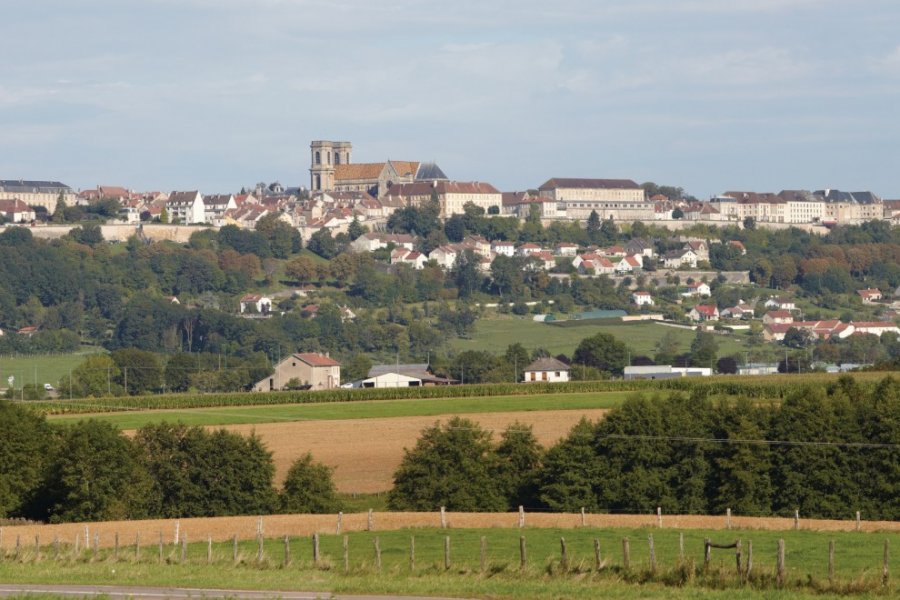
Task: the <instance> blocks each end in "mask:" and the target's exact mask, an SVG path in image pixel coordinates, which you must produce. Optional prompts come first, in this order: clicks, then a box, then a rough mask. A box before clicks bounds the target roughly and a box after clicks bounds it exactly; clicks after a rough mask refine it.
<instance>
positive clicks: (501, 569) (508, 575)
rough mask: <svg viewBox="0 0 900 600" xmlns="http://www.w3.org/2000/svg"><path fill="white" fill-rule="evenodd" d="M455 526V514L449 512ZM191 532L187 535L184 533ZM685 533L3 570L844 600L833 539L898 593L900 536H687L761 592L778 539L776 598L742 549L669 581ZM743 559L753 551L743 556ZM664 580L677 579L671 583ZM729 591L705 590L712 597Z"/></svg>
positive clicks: (220, 582)
mask: <svg viewBox="0 0 900 600" xmlns="http://www.w3.org/2000/svg"><path fill="white" fill-rule="evenodd" d="M451 520H452V515H451ZM183 534H184V535H190V532H189V531H184V532H183ZM678 534H679V532H678V531H676V530H667V529H663V530H655V529H638V530H635V529H592V528H584V529H530V528H525V529H524V530H518V529H459V530H458V529H452V528H451V529H447V530H440V529H407V530H399V531H385V532H357V533H351V534H349V562H350V572H349V573H348V574H344V572H343V559H342V554H343V553H342V548H341V546H342V539H341V537H340V536H337V535H322V536H321V539H320V551H321V556H320V565H319V568H318V569H316V568H314V565H313V564H312V543H311V540H310V538H309V537H302V538H292V539H291V540H290V547H291V559H292V562H291V564H290V566H288V567H284V566H283V559H284V543H283V541H282V540H275V539H269V540H266V541H265V545H264V559H263V562H262V563H261V564H257V562H256V557H257V543H256V542H255V541H243V542H240V544H239V563H240V564H239V565H234V564H233V563H232V545H231V543H230V542H226V543H216V544H213V561H214V564H212V565H207V564H206V560H207V544H206V542H205V541H199V543H198V542H193V543H190V544H189V545H188V547H187V553H186V562H185V563H184V564H180V560H181V551H180V548H179V547H176V546H173V545H172V544H167V545H166V546H165V548H164V562H163V564H159V562H158V547H157V546H156V545H148V546H145V547H143V548H142V550H141V561H140V562H135V561H134V558H133V557H134V550H133V546H126V545H123V546H122V548H121V549H120V560H119V561H118V562H116V561H114V560H113V558H112V550H111V549H104V550H101V552H100V554H99V556H97V557H96V558H90V557H91V553H90V552H84V553H83V554H82V558H80V559H79V560H77V561H76V560H74V559H73V558H72V557H71V552H72V548H71V546H63V548H62V555H63V558H62V559H61V560H55V559H54V558H53V557H52V552H53V550H52V548H50V547H49V546H45V547H44V548H43V549H42V558H41V560H40V561H37V562H35V561H34V560H33V556H32V551H31V550H30V549H26V550H25V551H24V553H23V557H22V560H21V561H20V562H14V561H13V560H12V558H11V556H10V555H9V554H8V555H7V558H6V560H4V561H2V562H0V580H2V581H4V582H6V583H46V584H50V583H71V584H90V583H93V584H103V585H159V586H181V587H215V588H221V589H271V590H279V589H282V590H288V589H295V590H296V589H303V590H330V591H335V592H345V593H349V592H368V593H383V594H425V595H432V594H440V595H445V596H455V597H487V596H490V597H498V598H596V597H603V598H629V599H630V598H704V599H705V598H716V599H718V598H748V599H750V598H752V599H756V598H785V599H788V598H805V597H816V598H838V597H846V596H838V595H836V594H827V593H822V592H821V591H819V592H816V591H815V588H819V589H820V590H824V591H826V592H827V591H828V590H829V589H831V588H829V584H828V580H827V557H828V542H829V540H834V541H835V542H836V553H835V556H836V572H835V576H836V577H835V578H836V582H837V585H838V586H839V588H838V589H843V590H845V591H846V590H847V589H850V590H854V589H855V590H870V591H871V593H869V594H866V593H861V594H858V595H857V594H854V597H857V598H864V597H890V595H891V593H892V592H896V586H894V587H893V588H888V589H886V590H883V589H882V588H881V587H880V585H879V583H880V577H881V564H882V563H881V561H882V553H883V544H884V540H885V539H889V540H890V542H891V544H892V546H894V547H897V544H898V542H900V535H898V534H896V533H890V534H888V533H874V534H872V533H835V532H827V533H819V532H810V531H798V532H795V531H783V532H770V531H761V530H732V531H723V530H717V531H701V530H686V531H684V538H685V552H686V560H687V561H688V562H690V561H692V562H693V564H694V565H697V566H701V565H702V562H703V539H704V538H707V537H708V538H711V539H712V540H713V541H715V542H720V543H721V542H732V541H734V540H735V539H738V538H740V539H742V541H743V545H744V546H743V547H744V549H745V552H746V548H747V543H748V541H749V540H752V541H753V550H754V554H753V572H754V573H756V574H758V575H759V576H762V577H763V581H762V582H761V581H760V580H755V581H754V583H753V584H751V585H752V586H758V585H766V586H767V587H768V584H767V583H765V582H766V581H770V580H769V579H768V578H770V577H771V575H772V573H773V571H774V565H775V554H776V547H777V540H778V539H779V538H782V539H784V540H785V545H786V565H787V576H786V582H787V585H786V587H787V589H786V590H785V591H777V592H776V591H774V590H772V589H771V588H769V589H763V590H753V589H749V588H750V587H751V586H747V587H744V588H743V589H742V588H741V587H740V584H739V583H738V582H737V580H736V578H735V577H733V573H734V552H733V550H716V551H714V554H713V558H712V561H711V573H712V574H711V575H709V576H706V575H703V574H702V573H701V572H699V571H698V572H696V574H695V577H694V579H693V581H692V582H688V583H683V584H676V583H675V581H674V579H672V576H673V574H674V572H675V571H676V569H675V566H676V564H677V561H678ZM520 535H522V536H524V537H525V540H526V547H527V557H528V558H527V566H526V568H525V569H524V570H521V569H520V567H519V536H520ZM649 535H652V536H653V538H654V542H655V547H656V557H657V565H658V574H657V575H656V579H655V580H654V579H653V577H651V575H650V574H649V558H648V556H649V550H648V543H647V539H648V536H649ZM412 536H414V537H415V548H416V563H415V566H416V568H415V571H414V572H412V573H411V572H410V561H409V548H410V537H412ZM445 536H449V537H450V564H451V567H450V569H449V570H447V571H445V570H444V566H443V560H444V558H443V557H444V538H445ZM482 536H484V537H485V539H486V542H487V573H485V574H482V573H481V572H480V564H479V563H480V545H481V538H482ZM376 537H377V538H378V541H379V545H380V547H381V563H382V567H381V571H380V572H379V571H378V570H377V569H376V568H375V553H374V542H375V538H376ZM561 537H564V538H565V539H566V545H567V551H568V561H569V565H570V572H568V573H562V572H560V569H559V566H560V565H559V563H560V538H561ZM624 537H628V538H629V540H630V544H631V569H630V571H629V572H625V571H624V570H623V569H622V538H624ZM594 539H599V540H600V543H601V553H602V555H603V558H604V559H605V560H606V561H608V562H607V567H606V568H605V570H604V571H602V572H601V573H599V574H598V573H595V572H593V566H594V551H593V540H594ZM745 556H746V554H745ZM659 581H668V582H669V585H663V584H662V583H660V582H659ZM713 587H715V588H723V589H717V590H714V589H708V588H713Z"/></svg>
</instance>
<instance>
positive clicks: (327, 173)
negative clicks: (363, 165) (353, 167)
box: [309, 140, 353, 193]
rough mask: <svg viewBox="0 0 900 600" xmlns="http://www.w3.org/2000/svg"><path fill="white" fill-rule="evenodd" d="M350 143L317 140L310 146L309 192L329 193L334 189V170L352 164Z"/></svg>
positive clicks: (351, 145) (351, 146)
mask: <svg viewBox="0 0 900 600" xmlns="http://www.w3.org/2000/svg"><path fill="white" fill-rule="evenodd" d="M352 150H353V144H351V143H350V142H329V141H325V140H317V141H314V142H312V143H310V145H309V151H310V166H309V191H310V192H311V193H315V192H328V191H331V190H333V189H334V168H335V166H337V165H347V164H350V153H351V152H352Z"/></svg>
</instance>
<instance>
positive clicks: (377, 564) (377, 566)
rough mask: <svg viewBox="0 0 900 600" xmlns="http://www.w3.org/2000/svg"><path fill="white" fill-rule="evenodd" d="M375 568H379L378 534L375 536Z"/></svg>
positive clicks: (379, 543) (379, 549)
mask: <svg viewBox="0 0 900 600" xmlns="http://www.w3.org/2000/svg"><path fill="white" fill-rule="evenodd" d="M375 568H376V569H378V570H379V571H380V570H381V542H379V541H378V536H375Z"/></svg>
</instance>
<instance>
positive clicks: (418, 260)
mask: <svg viewBox="0 0 900 600" xmlns="http://www.w3.org/2000/svg"><path fill="white" fill-rule="evenodd" d="M427 260H428V259H426V258H425V255H424V254H422V253H421V252H417V251H415V250H412V251H410V250H407V249H406V248H397V249H396V250H394V251H393V252H391V264H392V265H396V264H406V265H410V266H412V268H413V269H416V270H417V271H418V270H419V269H421V268H423V267H424V266H425V263H426V262H427Z"/></svg>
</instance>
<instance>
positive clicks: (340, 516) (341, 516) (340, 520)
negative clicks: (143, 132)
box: [337, 512, 344, 535]
mask: <svg viewBox="0 0 900 600" xmlns="http://www.w3.org/2000/svg"><path fill="white" fill-rule="evenodd" d="M343 521H344V513H343V512H339V513H338V517H337V535H341V528H342V527H343V525H344V523H343Z"/></svg>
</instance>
